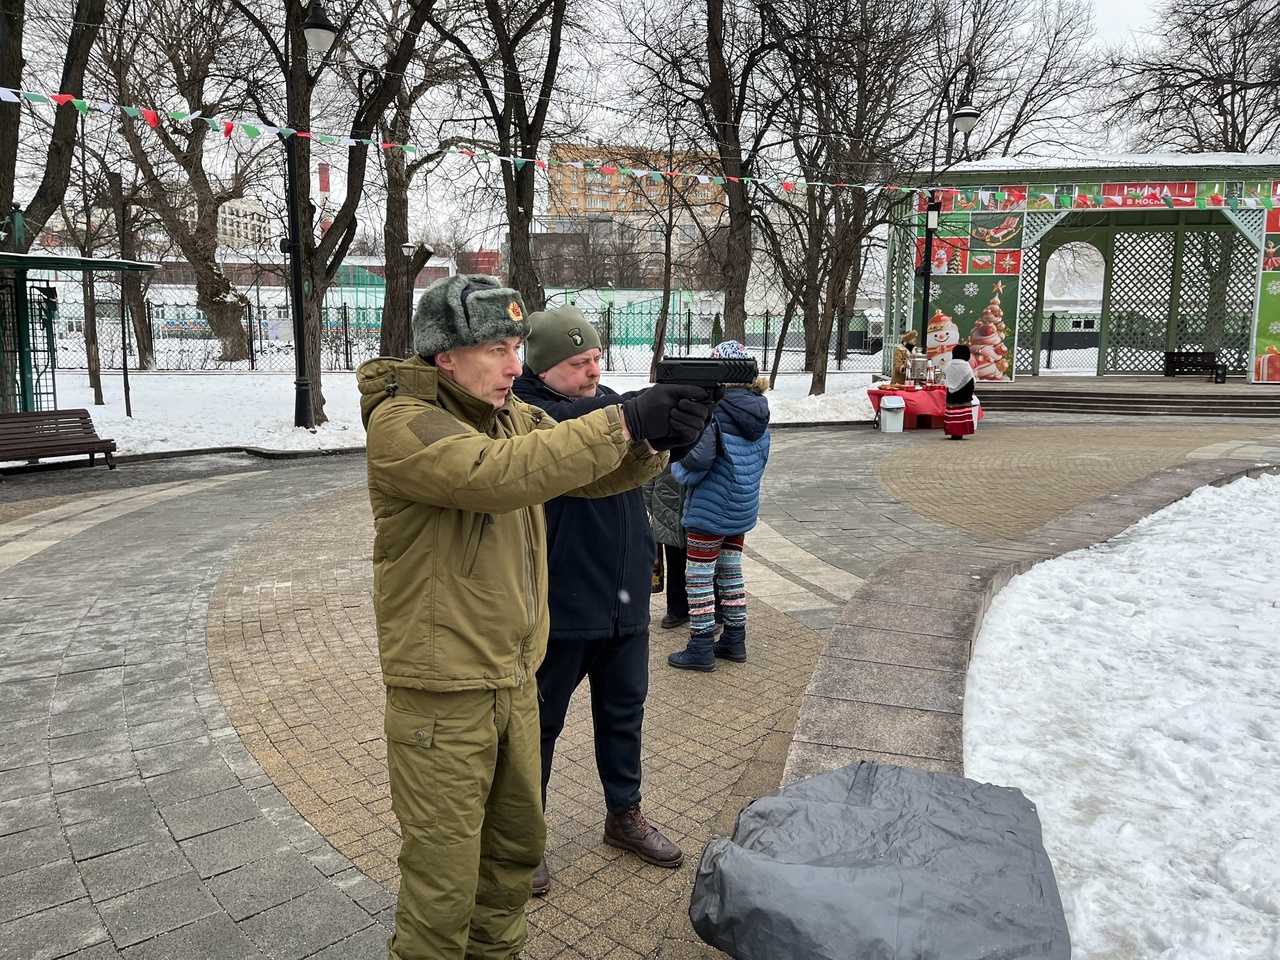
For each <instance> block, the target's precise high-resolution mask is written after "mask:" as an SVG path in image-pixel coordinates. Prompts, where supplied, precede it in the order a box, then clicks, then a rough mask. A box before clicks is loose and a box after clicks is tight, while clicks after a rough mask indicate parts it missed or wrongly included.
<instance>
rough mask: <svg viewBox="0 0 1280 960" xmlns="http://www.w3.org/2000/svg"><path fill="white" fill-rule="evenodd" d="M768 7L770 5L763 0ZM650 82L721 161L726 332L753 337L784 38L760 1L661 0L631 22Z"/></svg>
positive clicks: (694, 138)
mask: <svg viewBox="0 0 1280 960" xmlns="http://www.w3.org/2000/svg"><path fill="white" fill-rule="evenodd" d="M762 6H764V7H767V6H768V4H767V3H762ZM629 29H630V30H631V35H632V37H633V39H634V40H635V41H636V43H637V44H638V47H639V52H638V54H637V57H638V59H639V60H640V65H641V66H642V67H643V68H644V69H645V70H646V71H647V73H648V75H649V79H650V86H651V88H654V89H657V90H660V91H661V94H660V95H661V96H663V97H667V98H675V99H676V100H678V101H679V107H680V109H679V114H680V115H681V116H683V117H686V118H687V122H688V124H689V126H688V135H689V139H690V140H691V141H693V142H695V143H698V144H700V145H705V146H706V149H707V150H708V152H710V153H713V154H714V155H715V156H716V158H717V160H718V161H719V168H720V169H719V175H720V176H721V177H722V178H723V180H724V190H725V197H726V203H727V208H728V210H727V218H728V227H727V236H726V240H725V246H726V249H725V257H724V260H723V264H722V268H723V274H722V277H721V283H720V284H719V286H720V289H721V290H722V291H723V292H724V300H725V314H724V330H725V336H727V337H730V338H732V339H736V340H742V339H744V338H745V336H746V333H745V331H746V294H747V284H748V281H749V280H750V274H751V252H752V240H751V237H752V233H751V231H752V207H753V197H752V192H751V191H752V188H751V180H752V178H753V177H754V176H755V175H756V167H757V164H758V161H759V159H760V154H761V151H762V149H763V146H764V144H765V142H766V141H767V139H768V138H769V137H771V136H774V135H775V134H776V131H775V130H774V123H775V119H776V115H777V113H778V111H779V110H780V109H781V106H782V104H783V102H784V101H785V100H786V98H787V97H788V96H789V95H790V92H791V91H790V90H788V89H786V88H781V89H780V88H778V87H777V86H776V79H777V78H778V77H779V76H785V74H780V73H773V74H771V73H770V72H769V71H768V70H767V69H766V68H767V67H768V66H769V64H770V61H771V59H773V58H775V57H776V56H777V54H778V51H779V49H780V47H781V45H782V44H783V43H784V42H785V38H779V37H776V36H773V35H771V34H769V33H768V32H767V31H766V30H765V29H764V27H763V23H762V19H761V16H760V11H759V9H758V8H757V6H756V5H755V3H754V2H753V0H704V2H703V3H702V4H700V5H697V6H693V7H691V6H688V5H687V4H680V3H676V2H674V0H655V2H653V3H652V4H650V5H649V6H647V7H646V8H644V10H643V11H642V16H641V17H640V18H639V19H637V20H636V21H635V22H633V23H632V24H631V26H630V28H629Z"/></svg>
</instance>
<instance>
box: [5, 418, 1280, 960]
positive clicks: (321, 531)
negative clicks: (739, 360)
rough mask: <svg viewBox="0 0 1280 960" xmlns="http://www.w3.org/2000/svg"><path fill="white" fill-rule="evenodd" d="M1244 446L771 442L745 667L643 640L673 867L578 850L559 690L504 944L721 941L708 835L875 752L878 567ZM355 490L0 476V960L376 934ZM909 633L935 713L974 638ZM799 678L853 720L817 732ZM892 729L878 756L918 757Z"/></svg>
mask: <svg viewBox="0 0 1280 960" xmlns="http://www.w3.org/2000/svg"><path fill="white" fill-rule="evenodd" d="M993 421H994V422H993ZM1267 459H1272V460H1277V461H1280V424H1275V423H1272V422H1268V421H1262V422H1258V421H1243V420H1234V421H1233V420H1211V421H1204V420H1191V419H1180V420H1177V421H1173V420H1164V419H1161V420H1160V421H1158V422H1155V423H1153V422H1152V421H1150V420H1145V421H1143V422H1141V423H1136V424H1135V423H1133V422H1132V421H1125V420H1122V419H1119V418H1107V417H1063V416H1057V415H1013V414H1002V415H1001V416H1000V417H999V418H996V417H994V416H993V417H991V418H990V419H989V420H988V421H987V422H986V423H985V424H984V426H983V428H982V430H981V432H980V433H979V435H978V436H977V437H976V438H974V439H973V440H971V441H968V442H966V443H964V444H954V443H943V442H941V441H940V440H939V437H938V434H937V433H932V434H924V433H921V434H916V433H908V434H902V435H895V436H886V435H882V434H878V433H874V432H872V431H871V430H869V429H868V428H867V427H865V426H859V427H832V428H808V429H793V430H782V429H780V430H777V431H776V433H775V442H774V455H773V459H772V461H771V463H770V467H769V471H768V474H767V477H766V483H765V495H764V506H763V509H762V523H761V525H760V527H759V528H758V529H757V530H756V531H755V532H754V533H753V534H752V535H751V536H750V537H749V538H748V554H749V556H748V561H747V567H748V569H747V580H748V585H749V589H750V590H751V592H752V605H751V618H752V619H751V628H750V634H749V645H750V652H751V659H750V661H749V662H748V663H746V664H744V665H736V664H722V665H721V666H720V667H719V669H717V670H716V672H714V673H712V674H696V675H691V674H688V673H684V672H679V671H673V670H671V669H669V668H668V667H667V666H666V665H665V657H666V654H667V653H668V652H670V651H671V650H673V649H676V648H678V647H681V646H683V643H684V637H683V636H682V635H681V631H671V632H665V631H661V630H655V633H654V636H653V644H652V646H653V654H652V671H651V673H652V687H651V694H650V699H649V703H648V711H647V718H646V777H645V779H646V793H645V808H646V812H647V813H648V814H649V815H650V817H651V818H652V819H654V820H655V822H658V823H660V824H661V825H662V826H663V827H664V829H665V830H666V832H667V833H668V834H669V835H670V836H672V837H673V838H675V839H677V840H678V841H679V842H681V843H682V845H683V846H684V848H685V850H686V853H687V854H688V861H689V862H688V863H687V864H686V866H685V867H684V868H683V869H681V870H677V871H666V870H660V869H657V868H653V867H647V866H644V865H643V864H640V863H639V862H638V861H636V860H635V859H634V858H632V857H630V856H628V855H624V854H622V853H620V852H619V851H616V850H614V849H613V848H610V847H607V846H605V845H603V844H602V843H601V840H600V830H601V822H602V818H603V808H602V801H601V798H600V793H599V784H598V781H597V779H596V774H595V770H594V760H593V753H592V749H591V737H590V726H589V718H588V716H587V714H586V712H585V706H584V703H583V698H581V697H579V698H577V699H576V700H575V704H574V706H573V709H572V711H571V714H570V720H569V725H568V727H567V728H566V733H565V736H564V739H563V742H562V745H561V747H560V748H559V750H558V751H557V769H556V771H555V772H554V775H553V778H552V784H551V797H550V800H549V804H548V807H549V809H548V814H547V817H548V824H549V828H550V840H549V854H548V857H549V862H550V865H551V868H552V873H553V885H552V890H551V894H550V895H549V896H548V897H547V898H546V899H544V900H540V901H535V902H533V904H532V905H531V910H530V917H531V929H532V933H531V938H530V943H529V948H528V950H527V952H526V953H527V956H528V957H531V958H543V957H547V958H549V957H589V958H599V957H610V958H618V957H622V958H626V957H663V958H692V957H711V956H718V955H719V954H718V953H716V951H713V950H711V949H710V948H708V947H706V946H705V945H703V944H701V942H700V941H698V939H697V937H696V935H694V934H693V932H692V930H691V928H690V927H689V923H688V920H687V917H686V915H685V911H686V909H687V904H688V895H689V890H690V888H691V886H692V882H693V876H694V871H695V865H696V861H697V857H698V855H699V853H700V852H701V849H702V846H703V844H704V843H705V842H706V840H707V839H708V838H709V837H711V836H723V835H727V834H728V833H730V832H731V831H732V826H733V819H734V816H735V815H736V813H737V811H738V810H739V809H740V808H741V807H742V806H743V805H745V804H746V803H747V802H749V801H750V800H751V799H753V798H755V797H757V796H760V795H761V794H764V793H767V792H770V791H771V790H774V789H776V788H777V786H778V785H779V783H780V782H782V781H783V780H784V779H790V778H793V777H795V776H798V775H802V774H803V773H804V772H806V771H807V770H812V769H819V768H821V767H822V765H823V764H824V763H825V764H829V763H831V762H835V758H839V757H847V756H852V755H874V754H876V753H877V752H879V753H885V754H887V753H889V751H883V750H882V751H875V750H871V751H868V750H866V749H864V748H863V747H862V746H859V745H858V744H857V743H854V744H852V745H850V744H849V742H848V737H849V735H850V733H851V731H852V732H853V733H857V732H858V729H859V725H860V724H861V726H862V727H864V728H866V727H868V726H870V727H874V726H875V724H874V723H873V724H868V723H867V718H868V717H872V718H874V717H878V716H880V715H881V714H883V713H884V711H886V710H890V709H893V708H892V706H890V707H885V706H883V705H882V704H883V702H884V701H886V700H890V701H892V700H893V698H894V697H895V696H898V695H899V694H900V693H901V691H900V690H899V689H898V686H897V684H898V682H899V681H900V679H901V678H900V677H895V676H893V675H892V674H891V673H889V672H886V669H887V668H886V666H885V665H884V664H883V663H881V662H879V661H883V660H885V659H890V660H892V657H891V656H888V657H886V655H884V654H883V651H884V649H886V647H885V644H884V643H881V644H880V645H879V646H875V648H874V650H873V649H872V647H870V646H867V644H866V634H865V632H864V633H858V634H856V637H855V635H854V634H851V633H850V631H851V630H856V629H857V622H858V621H859V619H860V618H864V619H865V616H866V615H867V612H868V611H880V612H883V607H887V608H888V610H890V611H892V615H893V616H894V617H898V618H901V619H902V620H903V623H904V626H905V629H904V630H903V631H902V632H903V633H911V631H912V630H913V629H917V630H918V629H919V625H920V624H921V623H925V622H927V621H928V620H929V618H930V616H932V614H927V615H923V614H920V615H918V614H919V612H920V611H921V610H922V609H924V608H925V607H926V606H928V605H922V604H920V603H918V602H917V601H918V600H920V599H921V598H922V597H923V596H924V595H925V592H926V588H925V587H924V586H923V585H922V584H921V583H920V582H919V580H918V579H912V580H907V581H903V582H901V583H899V582H896V581H895V580H894V579H893V577H894V571H895V570H900V569H902V566H901V565H903V564H912V563H916V564H919V563H922V562H924V563H927V562H930V561H931V560H932V559H933V558H938V557H940V556H942V555H947V554H950V555H952V556H955V555H957V552H960V554H962V555H966V556H970V557H972V558H973V560H972V562H973V563H974V564H975V567H981V568H982V569H983V570H998V569H1002V568H1004V567H1007V565H1008V561H1009V559H1010V558H1012V559H1015V560H1016V559H1019V558H1024V557H1026V556H1030V552H1029V550H1028V549H1027V548H1026V543H1025V542H1023V541H1020V540H1019V537H1025V536H1031V535H1032V534H1029V533H1028V531H1032V532H1034V531H1035V530H1036V529H1039V528H1041V526H1042V525H1043V524H1045V523H1046V522H1049V521H1056V522H1059V523H1062V522H1065V521H1058V520H1057V518H1060V517H1062V516H1064V515H1067V514H1069V513H1070V512H1071V511H1072V510H1073V509H1075V510H1080V509H1088V508H1090V505H1091V504H1096V503H1097V502H1098V498H1100V497H1105V496H1107V495H1108V494H1109V493H1111V492H1112V491H1116V490H1119V489H1121V488H1125V485H1126V484H1133V483H1135V482H1137V483H1139V484H1141V483H1143V482H1148V481H1144V480H1143V478H1147V477H1151V476H1153V475H1155V477H1156V479H1153V480H1151V481H1149V482H1152V483H1154V482H1156V480H1157V479H1158V478H1159V477H1160V476H1166V475H1167V471H1168V470H1169V469H1173V470H1175V471H1176V470H1178V469H1181V468H1179V467H1178V465H1179V464H1184V465H1185V464H1187V463H1188V462H1189V461H1195V463H1194V464H1192V465H1193V466H1194V467H1195V470H1191V469H1189V468H1188V469H1186V470H1185V471H1184V472H1186V473H1187V475H1188V476H1191V474H1194V475H1195V477H1196V478H1200V477H1209V476H1212V475H1216V474H1215V471H1217V473H1221V471H1222V470H1225V469H1228V468H1232V469H1234V466H1242V467H1247V466H1249V465H1250V464H1251V463H1254V462H1257V461H1262V460H1267ZM1197 470H1198V471H1200V472H1196V471H1197ZM1160 471H1166V474H1161V473H1160ZM1191 482H1199V480H1198V479H1197V480H1186V481H1184V485H1185V483H1191ZM363 484H364V464H363V460H362V458H360V457H358V456H345V457H326V458H320V459H316V460H306V461H284V462H280V461H263V460H257V459H253V458H249V457H240V456H217V457H198V458H189V459H181V460H171V461H156V462H147V463H135V464H128V465H125V466H122V467H121V468H120V469H119V470H116V471H114V472H107V471H105V470H102V469H97V470H92V471H90V470H84V469H78V470H66V471H57V472H51V473H45V474H33V475H25V476H18V477H9V478H6V479H5V480H4V482H2V483H0V960H5V958H15V960H18V958H21V960H36V958H55V957H64V956H74V957H80V958H86V960H88V958H106V957H117V956H123V957H126V958H130V960H133V958H148V960H153V958H163V957H174V958H177V957H183V958H187V957H202V958H204V957H207V958H217V960H231V958H237V960H238V958H241V957H245V958H248V957H260V956H269V957H277V958H304V957H326V958H337V957H342V958H364V957H370V958H373V957H380V956H384V955H385V948H384V946H383V943H384V941H385V937H386V936H387V932H388V928H389V924H390V922H391V918H392V914H393V910H394V896H395V890H396V884H397V877H396V871H395V852H396V843H397V841H396V836H395V830H394V820H393V818H392V817H391V815H390V810H389V802H388V798H387V791H386V770H385V759H384V753H383V745H382V741H381V709H382V691H381V687H380V684H379V678H378V672H377V657H376V642H375V639H374V634H373V616H372V610H371V598H370V594H371V587H370V558H369V552H370V540H371V538H370V522H369V509H368V502H367V499H366V497H365V493H364V489H363ZM1126 489H1127V490H1129V491H1132V490H1133V487H1128V488H1126ZM1123 499H1124V502H1125V503H1127V504H1129V507H1130V509H1138V510H1142V509H1154V508H1155V506H1156V505H1158V502H1159V499H1160V498H1159V497H1151V498H1146V499H1144V498H1143V497H1141V496H1136V495H1134V494H1132V492H1130V493H1126V494H1125V495H1124V497H1123ZM1135 504H1136V505H1137V506H1134V505H1135ZM1069 539H1070V538H1069V537H1065V536H1064V537H1062V542H1063V543H1064V544H1065V543H1067V542H1068V541H1069ZM1041 549H1043V547H1041ZM889 561H894V562H895V563H889ZM1027 562H1030V561H1029V560H1028V561H1027ZM895 564H897V566H895ZM878 569H879V571H880V572H878V573H877V572H876V571H877V570H878ZM953 572H954V571H953ZM917 573H918V571H917ZM942 576H944V574H941V573H939V577H942ZM990 585H991V583H990V582H984V587H983V589H987V588H988V587H990ZM960 586H964V584H963V582H961V583H959V584H958V585H955V584H953V585H949V586H946V587H941V588H939V589H943V590H945V589H953V590H957V592H959V593H963V592H964V591H962V590H959V589H958V588H959V587H960ZM994 588H995V589H998V583H996V584H995V587H994ZM970 592H972V591H970ZM855 596H856V597H857V598H858V599H857V601H856V602H855V603H853V604H849V603H848V601H849V598H850V597H855ZM936 602H937V601H936V600H935V601H934V603H936ZM877 604H881V605H882V606H881V607H877ZM935 609H936V608H935ZM913 617H914V618H915V619H914V620H913ZM913 636H915V637H916V641H915V642H916V646H914V647H912V651H913V655H915V654H918V653H919V652H920V647H919V642H920V641H919V637H920V636H921V635H920V634H919V633H916V634H913ZM859 638H860V639H859ZM855 639H856V640H857V642H859V643H862V644H863V646H861V647H859V648H858V649H856V650H852V652H851V648H850V646H849V645H850V643H851V642H853V641H854V640H855ZM881 639H882V640H883V639H884V638H883V637H881ZM927 639H929V638H927V637H926V640H927ZM952 639H955V638H952ZM930 642H935V646H936V649H934V652H939V651H942V652H943V653H944V654H946V655H950V656H951V657H952V658H953V659H952V662H951V663H950V669H937V668H929V670H928V671H927V672H926V674H925V675H926V676H927V677H928V678H930V680H931V683H933V681H938V680H941V681H943V682H942V685H941V687H939V686H938V685H937V683H933V685H932V686H930V685H928V684H926V685H923V686H918V687H917V689H916V690H915V691H914V695H915V696H917V697H919V696H921V695H927V696H937V695H938V694H937V690H938V689H942V690H943V691H944V694H943V699H942V700H940V701H937V702H935V703H933V704H932V706H929V705H928V703H926V706H925V707H924V708H920V707H913V708H912V709H913V710H915V711H916V713H918V714H919V715H921V716H925V717H926V718H934V717H936V718H941V722H942V723H943V724H944V725H946V726H947V727H948V728H949V729H951V730H953V731H954V730H958V728H959V715H960V714H959V701H958V699H956V698H955V697H954V696H953V697H951V699H947V697H946V694H945V691H946V690H947V689H952V690H954V689H959V691H960V692H961V693H962V691H963V665H964V659H965V657H966V656H967V653H964V655H963V656H962V655H960V653H959V651H962V650H964V651H967V646H965V647H963V648H962V647H961V646H960V645H959V644H958V643H948V642H947V638H946V636H945V635H942V636H940V637H938V638H933V640H932V641H930ZM873 646H874V645H873ZM944 648H945V650H944ZM899 659H901V658H899ZM836 661H839V662H841V663H843V664H844V673H843V674H842V675H841V676H842V677H843V679H841V680H839V682H838V683H837V684H836V686H835V687H832V686H831V683H832V680H831V677H832V674H831V673H830V665H831V663H832V662H836ZM849 664H853V665H854V668H852V669H850V668H849V666H848V665H849ZM890 666H892V664H890ZM948 684H950V688H948V686H947V685H948ZM957 685H958V686H957ZM822 698H826V700H827V701H829V702H830V703H832V704H838V705H839V707H840V710H842V711H843V713H842V714H841V715H842V716H845V717H846V718H849V719H850V722H849V723H847V724H844V725H843V728H842V729H836V730H829V731H828V732H827V734H824V735H823V736H815V729H816V728H815V727H814V723H813V721H814V717H813V716H812V715H811V712H810V711H811V710H812V707H813V705H814V704H817V703H821V702H822ZM877 711H879V713H878V712H877ZM805 714H808V715H807V716H806V715H805ZM915 715H916V714H912V716H915ZM798 724H799V725H798ZM907 729H908V731H909V730H910V727H908V728H907ZM864 732H869V733H870V734H871V735H872V740H869V741H868V742H871V743H873V744H874V735H875V734H876V730H874V729H870V730H869V731H868V730H864ZM924 732H925V734H926V736H924V737H923V738H922V740H921V741H920V742H924V741H927V740H928V736H927V734H928V730H925V731H924ZM895 735H896V736H899V740H897V741H895V743H897V744H898V746H897V747H895V749H894V751H892V752H893V753H894V754H896V755H900V756H904V757H907V758H908V760H910V761H912V762H916V763H918V764H919V765H925V766H927V765H929V763H930V762H931V761H930V755H929V751H928V749H925V748H921V749H917V747H919V743H920V742H916V743H912V742H908V740H903V739H901V737H903V736H906V734H902V733H901V731H899V734H895ZM797 736H799V739H798V740H796V742H794V743H793V737H797ZM824 737H825V739H824ZM908 739H909V738H908ZM828 741H829V742H828ZM926 746H927V744H926ZM948 749H949V748H948ZM841 751H844V752H843V753H842V752H841ZM913 758H914V759H913ZM932 762H933V763H935V765H936V764H941V766H942V768H954V767H955V766H956V765H957V764H958V758H955V757H953V758H951V759H948V758H947V757H942V758H937V757H934V758H933V759H932Z"/></svg>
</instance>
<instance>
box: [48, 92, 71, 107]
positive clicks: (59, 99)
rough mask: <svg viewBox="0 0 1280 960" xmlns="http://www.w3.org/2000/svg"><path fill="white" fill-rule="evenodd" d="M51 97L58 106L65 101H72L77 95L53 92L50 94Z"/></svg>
mask: <svg viewBox="0 0 1280 960" xmlns="http://www.w3.org/2000/svg"><path fill="white" fill-rule="evenodd" d="M49 99H50V100H52V101H53V102H54V103H56V104H57V105H58V106H62V105H63V104H64V103H70V102H71V101H72V100H74V99H75V97H73V96H72V95H71V94H69V93H53V94H50V95H49Z"/></svg>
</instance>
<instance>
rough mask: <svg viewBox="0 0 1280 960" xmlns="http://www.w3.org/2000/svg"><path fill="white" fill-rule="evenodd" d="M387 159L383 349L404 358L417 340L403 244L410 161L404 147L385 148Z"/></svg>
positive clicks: (406, 235) (406, 238)
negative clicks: (385, 286) (414, 336)
mask: <svg viewBox="0 0 1280 960" xmlns="http://www.w3.org/2000/svg"><path fill="white" fill-rule="evenodd" d="M383 160H384V161H385V163H386V165H387V200H386V203H387V212H386V217H385V219H384V220H383V227H382V242H383V257H384V258H385V260H386V264H387V276H386V279H387V289H386V298H385V299H384V300H383V303H382V339H381V341H380V343H379V349H380V350H381V352H382V355H383V356H384V357H404V356H407V355H408V353H409V349H410V347H411V346H412V342H413V341H412V332H411V326H412V306H411V304H412V297H413V279H414V277H413V274H414V272H415V271H413V270H412V264H411V263H410V258H409V257H406V256H405V255H404V251H403V250H402V249H401V245H402V244H404V243H407V242H409V176H408V162H407V158H406V157H405V155H404V152H403V151H401V150H387V151H385V152H384V154H383ZM414 253H415V254H416V253H417V251H416V250H415V251H414Z"/></svg>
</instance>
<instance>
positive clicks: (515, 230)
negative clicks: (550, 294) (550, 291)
mask: <svg viewBox="0 0 1280 960" xmlns="http://www.w3.org/2000/svg"><path fill="white" fill-rule="evenodd" d="M534 169H535V167H534V163H533V161H532V160H526V161H525V163H524V164H522V165H521V167H520V169H519V170H516V169H515V165H514V164H506V163H504V164H503V165H502V171H503V173H502V178H503V180H504V181H506V183H505V184H504V186H505V187H506V191H505V192H506V198H507V225H508V226H509V228H510V231H511V232H510V234H509V242H508V249H509V251H510V253H511V259H510V262H509V263H508V264H507V282H508V283H510V284H511V286H512V287H514V288H515V289H516V290H519V291H520V295H521V296H522V297H523V298H524V302H525V306H526V307H527V308H528V309H529V310H535V309H541V308H542V307H543V306H545V305H546V300H547V294H546V290H545V289H544V288H543V286H542V279H541V278H540V277H539V276H538V269H537V267H536V266H535V265H534V262H533V251H532V250H531V249H530V247H529V234H530V232H531V225H532V221H533V204H534V195H535V189H534V178H533V172H534Z"/></svg>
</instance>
